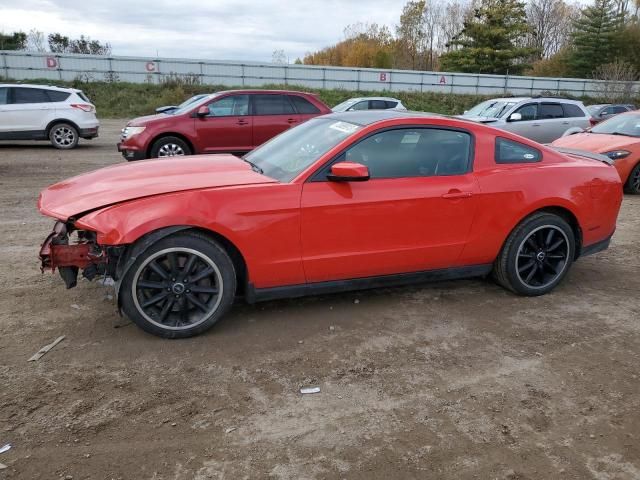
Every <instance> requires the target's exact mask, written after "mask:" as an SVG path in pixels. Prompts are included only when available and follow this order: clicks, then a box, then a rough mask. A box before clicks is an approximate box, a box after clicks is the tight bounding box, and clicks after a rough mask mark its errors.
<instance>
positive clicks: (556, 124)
mask: <svg viewBox="0 0 640 480" xmlns="http://www.w3.org/2000/svg"><path fill="white" fill-rule="evenodd" d="M537 123H538V124H539V125H540V126H539V127H538V128H537V131H539V132H540V133H539V135H538V137H537V138H535V139H534V140H536V141H537V142H540V143H551V142H553V141H554V140H557V139H558V138H560V137H561V136H562V134H563V133H564V132H566V131H567V129H568V128H570V127H571V122H570V121H569V119H567V118H564V110H563V109H562V104H561V103H553V102H541V103H540V107H539V108H538V122H537Z"/></svg>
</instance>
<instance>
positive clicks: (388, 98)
mask: <svg viewBox="0 0 640 480" xmlns="http://www.w3.org/2000/svg"><path fill="white" fill-rule="evenodd" d="M362 100H391V101H393V102H399V101H400V100H398V99H397V98H393V97H353V98H350V99H348V100H345V101H346V102H360V101H362Z"/></svg>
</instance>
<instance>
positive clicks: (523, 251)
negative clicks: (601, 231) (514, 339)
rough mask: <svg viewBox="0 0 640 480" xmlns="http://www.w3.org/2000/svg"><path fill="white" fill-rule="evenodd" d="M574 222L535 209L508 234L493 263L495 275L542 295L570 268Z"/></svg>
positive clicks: (519, 288) (530, 293)
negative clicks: (571, 223)
mask: <svg viewBox="0 0 640 480" xmlns="http://www.w3.org/2000/svg"><path fill="white" fill-rule="evenodd" d="M575 248H576V246H575V236H574V233H573V230H572V229H571V226H570V225H569V224H568V223H567V222H566V221H565V220H564V219H563V218H562V217H559V216H558V215H554V214H551V213H536V214H533V215H531V216H530V217H528V218H526V219H525V220H524V221H523V222H521V223H520V224H519V225H518V226H517V227H516V228H515V229H514V230H513V231H512V232H511V234H510V235H509V237H508V238H507V241H506V242H505V244H504V246H503V247H502V250H501V252H500V255H499V256H498V258H497V259H496V261H495V264H494V271H493V273H494V277H495V279H496V280H497V282H498V283H499V284H500V285H502V286H503V287H505V288H507V289H509V290H511V291H512V292H515V293H518V294H520V295H527V296H536V295H543V294H545V293H547V292H549V291H551V290H553V289H554V288H555V287H556V285H558V284H559V283H560V282H561V281H562V279H563V278H564V276H565V275H566V274H567V272H568V271H569V268H570V267H571V263H572V262H573V258H574V256H575Z"/></svg>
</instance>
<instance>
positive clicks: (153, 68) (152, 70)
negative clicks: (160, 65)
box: [144, 62, 156, 72]
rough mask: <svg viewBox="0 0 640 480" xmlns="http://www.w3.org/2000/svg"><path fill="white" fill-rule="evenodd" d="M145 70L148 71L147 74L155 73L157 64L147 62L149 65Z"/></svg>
mask: <svg viewBox="0 0 640 480" xmlns="http://www.w3.org/2000/svg"><path fill="white" fill-rule="evenodd" d="M144 68H146V69H147V72H155V71H156V64H155V62H147V64H146V65H145V66H144Z"/></svg>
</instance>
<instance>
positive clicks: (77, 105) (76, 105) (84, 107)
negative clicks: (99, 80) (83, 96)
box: [71, 103, 96, 113]
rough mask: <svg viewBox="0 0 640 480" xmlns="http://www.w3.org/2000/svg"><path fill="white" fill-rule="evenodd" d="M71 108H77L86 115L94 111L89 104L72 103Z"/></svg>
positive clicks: (94, 108)
mask: <svg viewBox="0 0 640 480" xmlns="http://www.w3.org/2000/svg"><path fill="white" fill-rule="evenodd" d="M71 108H78V109H80V110H82V111H83V112H88V113H90V112H95V111H96V107H94V106H93V105H91V104H89V103H72V104H71Z"/></svg>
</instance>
